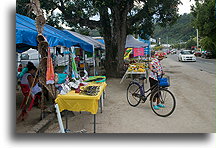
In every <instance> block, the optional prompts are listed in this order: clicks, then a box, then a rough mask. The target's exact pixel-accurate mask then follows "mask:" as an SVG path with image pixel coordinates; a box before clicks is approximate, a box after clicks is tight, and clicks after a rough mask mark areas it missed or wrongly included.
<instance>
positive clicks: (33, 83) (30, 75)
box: [21, 65, 42, 105]
mask: <svg viewBox="0 0 216 148" xmlns="http://www.w3.org/2000/svg"><path fill="white" fill-rule="evenodd" d="M36 70H37V68H36V67H35V66H34V65H31V66H28V71H27V72H26V73H25V74H24V75H23V77H22V79H21V84H27V85H28V86H29V88H31V87H32V89H31V94H32V95H33V97H34V96H35V95H36V94H37V95H39V94H41V91H42V89H41V88H40V87H39V85H38V78H34V77H35V72H36ZM34 79H35V80H34ZM37 101H38V100H35V105H38V103H37Z"/></svg>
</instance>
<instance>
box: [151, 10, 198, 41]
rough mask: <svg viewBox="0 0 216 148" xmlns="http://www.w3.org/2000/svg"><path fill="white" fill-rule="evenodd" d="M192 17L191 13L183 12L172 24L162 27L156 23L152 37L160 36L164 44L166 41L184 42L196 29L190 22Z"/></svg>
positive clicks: (193, 35) (193, 34)
mask: <svg viewBox="0 0 216 148" xmlns="http://www.w3.org/2000/svg"><path fill="white" fill-rule="evenodd" d="M192 19H193V16H192V15H191V14H183V15H181V16H180V17H179V19H178V20H177V21H176V23H175V24H174V25H172V26H167V27H165V28H162V27H160V26H159V25H156V26H155V30H154V35H153V38H155V39H157V40H158V38H161V43H162V44H166V43H167V42H168V43H169V44H172V43H180V42H186V41H187V40H189V39H190V38H193V37H195V36H196V29H194V28H193V26H192V24H191V22H192Z"/></svg>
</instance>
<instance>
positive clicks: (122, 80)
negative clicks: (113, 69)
mask: <svg viewBox="0 0 216 148" xmlns="http://www.w3.org/2000/svg"><path fill="white" fill-rule="evenodd" d="M126 75H127V72H125V74H124V76H123V77H122V79H121V81H120V84H121V83H122V82H123V81H124V79H125V77H126Z"/></svg>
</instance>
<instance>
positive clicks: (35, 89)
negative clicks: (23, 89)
mask: <svg viewBox="0 0 216 148" xmlns="http://www.w3.org/2000/svg"><path fill="white" fill-rule="evenodd" d="M28 76H31V74H30V73H25V74H24V75H23V77H22V79H21V84H28V86H29V82H28ZM30 87H31V86H29V88H30ZM41 91H42V89H41V88H40V87H39V86H38V83H37V84H36V85H35V86H34V87H32V90H31V94H32V95H35V94H37V93H39V92H41Z"/></svg>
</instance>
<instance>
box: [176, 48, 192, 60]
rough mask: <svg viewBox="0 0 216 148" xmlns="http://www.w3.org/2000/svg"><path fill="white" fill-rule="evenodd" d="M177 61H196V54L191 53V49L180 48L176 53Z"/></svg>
mask: <svg viewBox="0 0 216 148" xmlns="http://www.w3.org/2000/svg"><path fill="white" fill-rule="evenodd" d="M178 60H179V61H182V62H183V61H194V62H196V56H195V55H194V54H193V53H192V51H191V50H182V51H181V52H180V53H179V55H178Z"/></svg>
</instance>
